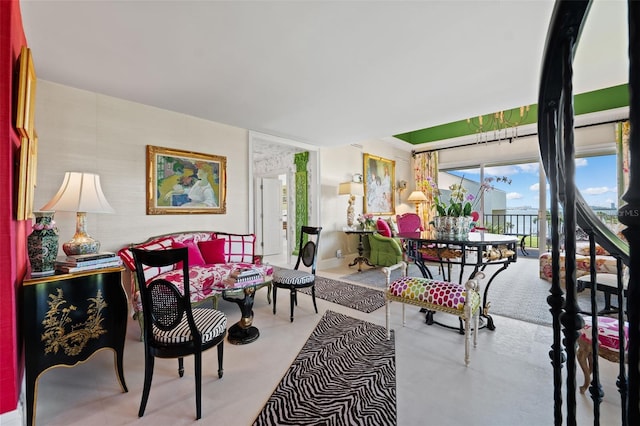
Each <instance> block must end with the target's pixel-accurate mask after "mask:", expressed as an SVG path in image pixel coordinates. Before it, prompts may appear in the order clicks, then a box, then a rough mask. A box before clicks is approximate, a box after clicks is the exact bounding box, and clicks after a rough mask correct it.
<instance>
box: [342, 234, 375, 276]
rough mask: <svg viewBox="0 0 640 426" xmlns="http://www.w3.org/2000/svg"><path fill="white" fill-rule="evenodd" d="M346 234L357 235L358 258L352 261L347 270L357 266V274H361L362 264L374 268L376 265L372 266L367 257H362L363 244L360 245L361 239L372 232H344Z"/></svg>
mask: <svg viewBox="0 0 640 426" xmlns="http://www.w3.org/2000/svg"><path fill="white" fill-rule="evenodd" d="M345 233H346V234H358V256H357V257H356V258H355V259H353V262H351V263H350V264H349V268H351V267H352V266H355V265H358V272H362V264H363V263H364V264H365V265H367V266H371V267H372V268H375V266H376V265H373V264H372V263H371V262H370V261H369V259H368V258H367V257H365V255H364V244H363V243H362V237H363V236H365V235H367V234H373V231H365V230H356V231H345Z"/></svg>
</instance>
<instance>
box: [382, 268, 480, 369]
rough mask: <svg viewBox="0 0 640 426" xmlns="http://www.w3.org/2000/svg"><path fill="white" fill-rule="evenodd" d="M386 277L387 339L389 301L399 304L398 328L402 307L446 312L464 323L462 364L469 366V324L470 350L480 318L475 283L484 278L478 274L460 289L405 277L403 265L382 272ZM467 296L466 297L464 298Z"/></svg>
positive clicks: (389, 330)
mask: <svg viewBox="0 0 640 426" xmlns="http://www.w3.org/2000/svg"><path fill="white" fill-rule="evenodd" d="M398 268H402V276H401V277H400V278H398V279H397V280H395V281H393V282H390V281H391V271H393V270H395V269H398ZM382 272H383V273H384V274H385V276H386V283H387V290H386V292H385V299H386V326H387V339H389V338H391V329H390V328H389V322H390V316H391V309H390V304H391V302H393V301H396V302H401V303H402V325H403V326H404V325H405V323H406V321H405V304H410V305H415V306H419V307H421V308H425V309H427V310H430V311H438V312H446V313H449V314H453V315H457V316H458V317H459V318H460V319H461V320H462V321H463V322H464V335H465V339H464V342H465V343H464V363H465V365H469V342H470V339H471V336H470V334H471V333H470V331H471V324H470V322H471V320H472V319H473V321H474V326H473V346H474V347H475V346H476V345H477V341H478V340H477V333H478V326H479V318H480V294H479V289H480V285H479V283H478V280H479V279H480V278H484V274H483V273H482V272H478V273H477V274H476V276H475V277H474V278H473V279H470V280H469V281H467V282H466V283H465V284H464V285H462V284H457V283H452V282H448V281H440V280H433V279H428V278H421V277H408V276H407V264H406V263H405V262H401V263H399V264H396V265H393V266H390V267H385V268H382ZM468 295H470V296H469V297H467V296H468Z"/></svg>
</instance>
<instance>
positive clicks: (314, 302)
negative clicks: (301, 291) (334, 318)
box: [311, 285, 318, 314]
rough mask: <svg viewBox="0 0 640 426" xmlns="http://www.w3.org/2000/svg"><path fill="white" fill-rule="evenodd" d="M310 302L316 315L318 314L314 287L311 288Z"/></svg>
mask: <svg viewBox="0 0 640 426" xmlns="http://www.w3.org/2000/svg"><path fill="white" fill-rule="evenodd" d="M311 300H313V309H315V310H316V314H317V313H318V306H317V305H316V286H315V285H312V286H311Z"/></svg>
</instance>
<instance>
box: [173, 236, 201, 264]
mask: <svg viewBox="0 0 640 426" xmlns="http://www.w3.org/2000/svg"><path fill="white" fill-rule="evenodd" d="M171 247H172V248H181V247H186V248H187V252H188V256H189V266H203V265H204V264H205V261H204V258H203V257H202V254H201V253H200V249H198V246H196V243H194V242H193V241H185V242H184V243H178V242H175V241H174V242H173V243H172V244H171ZM178 266H179V268H182V264H180V265H178Z"/></svg>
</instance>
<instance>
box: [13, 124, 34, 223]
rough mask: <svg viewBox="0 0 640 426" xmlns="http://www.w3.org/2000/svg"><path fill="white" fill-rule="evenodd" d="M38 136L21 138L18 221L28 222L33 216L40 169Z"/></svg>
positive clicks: (17, 205) (17, 204) (17, 203)
mask: <svg viewBox="0 0 640 426" xmlns="http://www.w3.org/2000/svg"><path fill="white" fill-rule="evenodd" d="M37 162H38V136H37V135H36V134H35V133H34V138H33V140H29V138H26V137H22V138H20V159H19V166H18V179H17V181H18V199H17V200H16V220H27V219H29V218H31V216H32V215H33V195H34V192H35V186H36V172H37V169H38V167H37V166H38V164H37Z"/></svg>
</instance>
